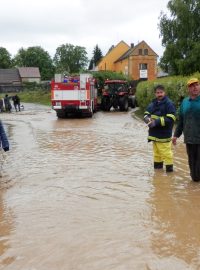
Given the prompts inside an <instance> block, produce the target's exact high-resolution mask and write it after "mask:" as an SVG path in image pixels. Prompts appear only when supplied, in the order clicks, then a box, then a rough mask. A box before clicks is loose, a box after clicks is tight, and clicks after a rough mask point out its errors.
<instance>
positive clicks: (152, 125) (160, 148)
mask: <svg viewBox="0 0 200 270" xmlns="http://www.w3.org/2000/svg"><path fill="white" fill-rule="evenodd" d="M155 97H156V98H155V99H153V100H152V102H151V103H150V104H149V105H148V107H147V109H146V111H145V113H144V122H145V123H146V124H147V125H148V127H149V136H148V141H149V142H150V141H152V142H153V158H154V169H162V168H163V164H164V165H165V166H166V172H173V153H172V149H171V145H172V142H171V140H172V129H173V125H174V121H175V120H176V117H175V114H176V108H175V106H174V104H173V102H172V101H171V100H170V99H169V98H168V97H167V96H166V93H165V88H164V86H163V85H157V86H156V87H155Z"/></svg>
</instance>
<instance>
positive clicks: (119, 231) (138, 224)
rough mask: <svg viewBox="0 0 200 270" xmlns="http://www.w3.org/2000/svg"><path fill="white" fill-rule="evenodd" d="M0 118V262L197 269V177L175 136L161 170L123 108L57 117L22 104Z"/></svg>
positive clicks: (75, 268) (31, 266) (93, 268)
mask: <svg viewBox="0 0 200 270" xmlns="http://www.w3.org/2000/svg"><path fill="white" fill-rule="evenodd" d="M1 119H2V120H3V123H4V125H5V128H6V131H7V134H8V137H9V140H10V144H11V151H9V152H6V153H3V152H1V153H0V158H1V163H2V165H1V167H2V168H1V178H0V269H4V270H135V269H136V270H167V269H170V270H173V269H175V270H179V269H180V270H185V269H195V270H197V269H200V183H194V182H192V181H191V179H190V176H189V169H188V165H187V156H186V152H185V146H184V144H183V143H182V140H179V143H178V145H177V146H176V147H173V151H174V155H175V172H174V173H171V174H166V173H165V171H163V170H161V171H156V172H154V170H153V168H152V164H153V161H152V145H151V144H148V143H147V127H146V126H145V125H144V124H143V123H142V122H141V121H139V120H137V119H135V118H133V117H132V116H131V111H129V112H128V113H126V112H125V113H124V112H109V113H105V112H97V113H96V114H95V115H94V117H93V118H89V119H88V118H84V119H62V120H60V119H57V117H56V114H55V112H54V111H52V110H50V109H49V108H48V107H43V106H39V105H38V106H36V105H31V104H27V105H25V110H24V111H22V112H20V113H15V112H13V113H11V114H1Z"/></svg>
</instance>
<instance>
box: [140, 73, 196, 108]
mask: <svg viewBox="0 0 200 270" xmlns="http://www.w3.org/2000/svg"><path fill="white" fill-rule="evenodd" d="M191 77H195V78H198V79H200V73H195V74H193V75H192V76H190V77H182V76H173V77H165V78H160V79H156V80H154V81H143V82H140V83H139V84H138V85H137V89H136V99H137V103H138V106H139V107H140V109H141V110H142V111H143V112H144V111H145V109H146V107H147V106H148V104H149V103H150V102H151V101H152V99H153V98H155V95H154V87H155V86H156V85H158V84H162V85H163V86H164V87H165V90H166V94H167V96H168V97H169V98H170V99H171V100H172V101H173V102H174V104H175V106H176V108H178V107H179V106H180V102H181V100H182V99H183V97H185V96H187V85H186V84H187V81H188V79H189V78H191Z"/></svg>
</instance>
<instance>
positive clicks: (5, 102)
mask: <svg viewBox="0 0 200 270" xmlns="http://www.w3.org/2000/svg"><path fill="white" fill-rule="evenodd" d="M11 100H12V101H13V106H14V108H15V111H16V112H17V111H20V110H21V109H20V98H19V96H18V95H17V94H16V95H14V96H10V97H9V96H8V94H6V95H5V97H4V98H2V99H0V112H4V111H6V112H11V110H12V105H11Z"/></svg>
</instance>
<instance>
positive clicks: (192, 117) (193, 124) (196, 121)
mask: <svg viewBox="0 0 200 270" xmlns="http://www.w3.org/2000/svg"><path fill="white" fill-rule="evenodd" d="M187 87H188V93H189V96H188V97H186V98H184V99H183V101H182V103H181V106H180V113H179V121H178V124H177V127H176V129H175V132H174V137H173V139H172V142H173V144H174V145H175V144H176V142H177V138H179V137H180V136H181V134H182V133H183V135H184V143H185V144H186V151H187V155H188V163H189V168H190V175H191V178H192V180H193V181H200V84H199V80H198V79H197V78H191V79H190V80H189V81H188V82H187Z"/></svg>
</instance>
